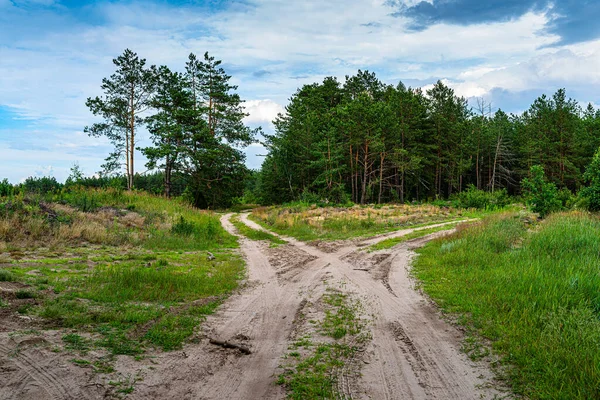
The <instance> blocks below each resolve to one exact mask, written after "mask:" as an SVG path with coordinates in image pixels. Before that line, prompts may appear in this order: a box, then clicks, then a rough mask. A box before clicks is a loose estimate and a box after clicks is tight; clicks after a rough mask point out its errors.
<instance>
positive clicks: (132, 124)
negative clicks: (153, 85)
mask: <svg viewBox="0 0 600 400" xmlns="http://www.w3.org/2000/svg"><path fill="white" fill-rule="evenodd" d="M134 89H135V88H134V85H133V84H132V85H131V110H130V111H131V121H130V127H129V128H130V130H131V131H130V134H129V144H128V146H129V174H128V177H127V178H128V179H127V189H128V190H132V189H133V174H134V169H133V152H134V149H135V103H134V98H133V96H134Z"/></svg>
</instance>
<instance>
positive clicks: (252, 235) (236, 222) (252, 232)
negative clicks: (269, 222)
mask: <svg viewBox="0 0 600 400" xmlns="http://www.w3.org/2000/svg"><path fill="white" fill-rule="evenodd" d="M231 223H232V224H233V226H235V229H237V230H238V232H239V233H240V234H242V235H244V236H246V237H247V238H248V239H252V240H268V241H269V242H271V244H272V245H273V246H277V245H280V244H286V243H287V242H286V241H285V240H283V239H280V238H278V237H277V236H275V235H273V234H270V233H269V232H265V231H261V230H257V229H252V228H250V227H249V226H248V225H246V224H244V223H243V222H242V221H240V216H239V215H235V216H234V217H232V218H231Z"/></svg>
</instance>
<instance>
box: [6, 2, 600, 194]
mask: <svg viewBox="0 0 600 400" xmlns="http://www.w3.org/2000/svg"><path fill="white" fill-rule="evenodd" d="M598 20H600V1H597V0H579V1H577V0H560V1H558V0H557V1H554V2H553V1H547V0H428V1H415V0H405V1H403V0H327V1H323V0H301V1H295V0H263V1H259V0H241V1H225V0H207V1H199V0H198V1H193V0H189V1H183V0H162V1H74V0H0V179H2V178H8V179H9V180H10V181H11V182H13V183H17V182H20V181H22V180H24V179H25V178H27V177H28V176H48V175H50V176H55V177H56V178H57V179H58V180H61V181H62V180H64V179H65V178H66V177H67V176H68V175H69V172H70V168H71V167H72V166H73V165H74V163H78V164H79V165H80V167H81V169H82V170H83V172H84V173H85V174H86V175H92V174H94V173H96V172H97V171H99V170H100V165H101V164H102V163H103V160H104V158H105V157H106V156H107V155H108V154H109V152H110V150H111V147H110V144H109V143H108V142H107V141H106V140H105V139H102V138H90V137H88V136H87V135H86V134H85V133H84V132H83V128H84V127H85V126H86V125H91V124H92V123H93V122H96V121H97V119H95V117H94V116H93V115H92V114H91V112H90V111H89V110H88V109H87V108H86V106H85V100H86V98H88V97H95V96H97V95H101V94H102V92H101V89H100V84H101V81H102V78H104V77H107V76H109V75H110V74H111V73H112V72H113V71H114V66H113V64H112V59H113V58H115V57H117V56H119V55H120V54H121V53H122V52H123V50H124V49H126V48H130V49H132V50H133V51H135V52H137V53H138V55H139V56H140V57H142V58H146V59H147V63H148V64H156V65H162V64H166V65H168V66H169V67H170V68H171V69H174V70H183V67H184V64H185V61H186V59H187V56H188V55H189V53H191V52H193V53H195V54H197V55H199V56H201V55H202V54H203V53H204V52H205V51H208V52H209V53H210V54H211V55H213V56H215V57H216V58H217V59H220V60H223V67H224V68H225V70H226V71H227V72H228V73H229V74H230V75H232V82H233V83H234V84H236V85H238V86H239V89H238V93H239V94H240V95H241V96H242V98H243V99H245V100H246V103H245V104H246V110H247V112H248V113H249V116H248V117H247V118H246V122H247V124H248V125H249V126H251V127H257V126H261V127H262V128H263V130H264V131H265V132H269V133H270V132H272V131H273V126H272V124H271V121H272V120H273V118H275V117H276V115H277V113H279V112H284V111H285V106H286V104H287V103H288V101H289V98H290V96H291V95H292V94H293V93H294V92H295V91H296V90H297V88H299V87H301V86H302V85H305V84H310V83H313V82H320V81H322V80H323V78H325V77H326V76H335V77H338V79H339V80H340V81H342V82H343V80H344V76H346V75H353V74H355V73H356V72H357V70H358V69H362V70H369V71H373V72H375V73H376V74H377V76H378V77H379V78H380V79H381V80H383V81H384V82H386V83H389V84H394V85H395V84H397V83H398V82H399V81H402V82H404V83H405V84H406V85H407V86H411V87H422V88H425V89H426V88H428V87H431V86H432V84H433V83H435V82H436V81H437V80H440V79H441V80H442V81H443V82H444V83H446V84H447V85H449V86H450V87H452V88H453V89H454V90H455V92H456V93H457V94H458V95H460V96H464V97H466V98H468V99H470V101H471V103H472V104H476V102H475V99H477V98H483V99H485V100H486V101H488V102H491V104H492V107H493V109H494V110H495V109H498V108H501V109H503V110H505V111H507V112H514V113H519V112H522V111H524V110H526V109H527V108H528V107H529V105H530V104H531V103H532V101H533V100H534V99H535V98H537V97H538V96H540V95H542V94H547V95H552V94H553V93H554V92H555V91H556V90H557V89H559V88H562V87H564V88H566V89H567V95H568V96H570V97H572V98H574V99H576V100H578V101H579V102H580V103H581V104H582V105H586V104H587V103H590V102H591V103H593V104H594V105H596V104H600V72H599V71H600V24H598V23H597V21H598ZM147 144H149V140H148V138H147V134H146V133H144V132H142V133H141V143H140V145H142V146H143V145H147ZM246 153H247V155H248V157H247V165H248V166H249V167H250V168H259V167H260V164H261V162H262V158H263V157H262V155H264V154H265V153H266V150H265V149H264V148H263V147H262V146H261V145H260V144H258V143H257V144H254V145H252V146H250V147H249V148H248V149H246ZM136 164H137V166H138V168H137V172H143V171H144V166H143V164H144V160H143V158H142V157H141V155H139V154H138V155H137V161H136Z"/></svg>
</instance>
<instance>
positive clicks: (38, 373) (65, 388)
mask: <svg viewBox="0 0 600 400" xmlns="http://www.w3.org/2000/svg"><path fill="white" fill-rule="evenodd" d="M13 350H15V349H10V348H9V347H7V346H5V345H3V344H0V354H1V355H2V356H3V357H8V356H9V355H10V354H11V351H13ZM11 361H12V362H13V363H14V364H15V365H16V366H17V367H18V368H19V369H21V370H22V371H24V372H25V373H26V374H27V376H28V377H29V378H30V379H33V380H35V381H37V382H38V383H40V384H41V385H42V387H43V388H44V390H45V391H46V392H47V393H48V395H49V396H50V397H49V398H51V399H56V400H62V399H83V398H87V397H86V396H84V395H83V393H82V392H81V391H80V390H79V389H76V388H74V387H73V386H72V385H67V384H64V383H63V382H62V381H61V380H60V379H59V378H58V377H57V376H56V375H55V374H54V373H53V372H52V371H50V370H49V368H48V367H47V366H45V365H39V361H35V360H32V359H31V358H30V357H29V356H27V355H26V354H24V353H19V354H16V355H15V356H14V357H12V358H11ZM52 361H53V360H49V362H52ZM74 390H75V393H74V394H72V392H73V391H74ZM19 394H20V393H19V392H17V391H14V392H13V394H12V396H11V397H9V398H11V399H13V398H14V399H17V398H18V397H17V396H19Z"/></svg>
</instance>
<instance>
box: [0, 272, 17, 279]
mask: <svg viewBox="0 0 600 400" xmlns="http://www.w3.org/2000/svg"><path fill="white" fill-rule="evenodd" d="M14 280H15V276H14V275H13V274H12V273H11V272H10V271H8V270H6V269H0V282H12V281H14Z"/></svg>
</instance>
